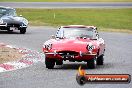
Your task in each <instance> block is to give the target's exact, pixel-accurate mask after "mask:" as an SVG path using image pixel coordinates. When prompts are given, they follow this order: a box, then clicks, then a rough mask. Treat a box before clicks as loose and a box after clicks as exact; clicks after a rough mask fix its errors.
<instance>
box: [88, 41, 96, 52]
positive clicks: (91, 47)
mask: <svg viewBox="0 0 132 88" xmlns="http://www.w3.org/2000/svg"><path fill="white" fill-rule="evenodd" d="M86 48H87V50H89V51H92V50H93V49H94V48H95V46H94V45H93V44H92V43H89V44H88V45H87V47H86Z"/></svg>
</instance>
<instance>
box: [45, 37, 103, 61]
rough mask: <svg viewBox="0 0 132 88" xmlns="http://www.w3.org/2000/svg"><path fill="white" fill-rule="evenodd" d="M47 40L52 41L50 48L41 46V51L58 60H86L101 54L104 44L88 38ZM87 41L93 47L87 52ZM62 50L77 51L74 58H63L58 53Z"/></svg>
mask: <svg viewBox="0 0 132 88" xmlns="http://www.w3.org/2000/svg"><path fill="white" fill-rule="evenodd" d="M48 42H49V43H52V48H51V49H50V50H47V49H46V48H45V47H43V52H44V53H45V55H46V57H47V58H51V59H58V60H75V61H76V60H77V61H78V60H82V61H86V60H89V59H92V58H94V57H95V56H96V55H97V54H102V51H104V48H105V45H101V44H100V43H99V42H98V41H97V40H91V39H89V38H86V39H81V38H75V39H66V38H65V39H51V40H49V41H48ZM89 43H92V44H93V45H94V49H93V50H92V52H89V51H88V50H87V47H86V46H87V45H88V44H89ZM98 50H100V53H98ZM62 51H65V52H66V51H67V52H70V51H71V52H77V53H78V55H76V56H74V58H63V57H62V56H61V55H60V54H59V52H62ZM80 52H81V53H82V55H80ZM55 53H56V54H55Z"/></svg>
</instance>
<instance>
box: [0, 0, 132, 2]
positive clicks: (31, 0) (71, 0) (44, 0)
mask: <svg viewBox="0 0 132 88" xmlns="http://www.w3.org/2000/svg"><path fill="white" fill-rule="evenodd" d="M0 2H132V0H0Z"/></svg>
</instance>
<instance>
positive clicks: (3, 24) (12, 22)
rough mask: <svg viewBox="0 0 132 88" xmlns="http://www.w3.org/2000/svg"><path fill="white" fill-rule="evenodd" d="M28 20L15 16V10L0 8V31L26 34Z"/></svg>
mask: <svg viewBox="0 0 132 88" xmlns="http://www.w3.org/2000/svg"><path fill="white" fill-rule="evenodd" d="M27 26H28V20H27V19H25V18H24V17H22V15H20V16H17V14H16V10H15V9H13V8H10V7H0V29H1V30H7V31H9V32H12V31H13V30H20V33H21V34H25V33H26V28H27Z"/></svg>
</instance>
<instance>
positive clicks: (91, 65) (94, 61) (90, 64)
mask: <svg viewBox="0 0 132 88" xmlns="http://www.w3.org/2000/svg"><path fill="white" fill-rule="evenodd" d="M96 65H97V58H96V57H95V58H93V59H91V60H88V61H87V66H88V68H90V69H94V68H96Z"/></svg>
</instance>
